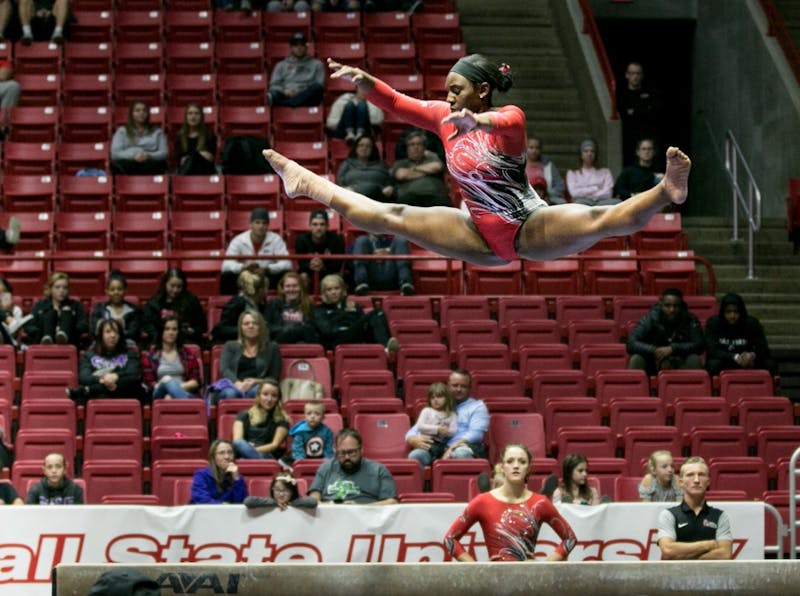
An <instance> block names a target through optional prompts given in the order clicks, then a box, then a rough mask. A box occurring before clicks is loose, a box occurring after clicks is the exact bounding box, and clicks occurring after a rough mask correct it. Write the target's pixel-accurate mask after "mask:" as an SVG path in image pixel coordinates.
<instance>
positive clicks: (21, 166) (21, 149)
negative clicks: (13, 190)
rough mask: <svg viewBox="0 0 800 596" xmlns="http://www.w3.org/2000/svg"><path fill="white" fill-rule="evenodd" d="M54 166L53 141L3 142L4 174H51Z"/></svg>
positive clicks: (54, 152)
mask: <svg viewBox="0 0 800 596" xmlns="http://www.w3.org/2000/svg"><path fill="white" fill-rule="evenodd" d="M55 167H56V146H55V143H16V142H13V141H7V142H6V143H5V159H4V164H3V172H4V173H5V174H6V175H17V176H52V175H53V174H55Z"/></svg>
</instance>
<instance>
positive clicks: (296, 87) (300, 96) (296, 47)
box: [269, 33, 325, 108]
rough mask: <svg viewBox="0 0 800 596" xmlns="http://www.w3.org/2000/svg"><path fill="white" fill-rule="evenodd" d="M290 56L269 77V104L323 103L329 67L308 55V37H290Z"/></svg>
mask: <svg viewBox="0 0 800 596" xmlns="http://www.w3.org/2000/svg"><path fill="white" fill-rule="evenodd" d="M289 46H290V47H291V51H290V53H289V55H288V56H287V57H286V58H284V59H283V60H281V61H280V62H278V63H277V64H276V65H275V69H274V70H273V71H272V76H271V77H270V79H269V103H270V105H273V106H289V107H292V108H296V107H298V106H318V105H319V104H320V103H322V92H323V89H324V85H325V67H324V66H323V64H322V62H321V61H320V60H317V59H316V58H314V57H313V56H309V55H308V45H307V40H306V36H305V35H303V34H302V33H295V34H294V35H292V37H291V38H290V39H289Z"/></svg>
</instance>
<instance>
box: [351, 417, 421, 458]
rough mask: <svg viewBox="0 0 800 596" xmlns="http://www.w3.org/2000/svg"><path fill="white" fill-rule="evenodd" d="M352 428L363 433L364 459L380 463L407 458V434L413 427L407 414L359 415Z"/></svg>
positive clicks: (355, 418) (354, 419)
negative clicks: (390, 459) (386, 460)
mask: <svg viewBox="0 0 800 596" xmlns="http://www.w3.org/2000/svg"><path fill="white" fill-rule="evenodd" d="M352 426H353V428H355V429H356V430H357V431H359V432H360V433H361V437H362V440H363V454H364V457H368V458H370V459H375V460H378V461H382V460H383V459H387V458H405V457H406V455H407V452H408V446H407V445H406V440H405V434H406V432H408V429H409V428H410V426H411V425H410V423H409V420H408V415H407V414H405V413H399V414H398V413H394V414H392V413H388V414H357V415H356V416H355V417H354V418H353V421H352Z"/></svg>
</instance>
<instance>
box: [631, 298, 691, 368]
mask: <svg viewBox="0 0 800 596" xmlns="http://www.w3.org/2000/svg"><path fill="white" fill-rule="evenodd" d="M627 347H628V354H630V355H631V359H630V361H629V362H628V368H634V369H640V370H644V371H646V372H647V374H648V375H655V374H657V373H658V371H660V370H669V369H673V368H684V369H686V368H690V369H697V368H703V365H702V363H701V361H700V355H701V354H702V353H703V331H702V329H701V328H700V321H698V320H697V317H696V316H694V314H692V313H691V312H689V309H688V308H687V306H686V303H685V302H684V301H683V293H682V292H681V291H680V290H678V289H676V288H667V289H666V290H664V292H663V293H662V294H661V298H660V300H659V301H658V302H657V303H656V304H655V305H654V306H653V307H652V308H651V309H650V311H649V312H648V313H647V314H645V315H644V316H643V317H642V318H641V319H640V320H639V322H638V323H637V325H636V327H634V329H633V331H632V332H631V334H630V336H629V337H628V346H627Z"/></svg>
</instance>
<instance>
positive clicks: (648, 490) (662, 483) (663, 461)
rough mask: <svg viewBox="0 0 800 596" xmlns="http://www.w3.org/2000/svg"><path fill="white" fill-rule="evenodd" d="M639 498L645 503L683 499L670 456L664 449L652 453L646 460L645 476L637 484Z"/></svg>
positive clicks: (681, 489)
mask: <svg viewBox="0 0 800 596" xmlns="http://www.w3.org/2000/svg"><path fill="white" fill-rule="evenodd" d="M639 497H640V498H641V499H642V501H644V502H645V503H651V502H653V503H656V502H664V501H678V500H680V499H681V498H682V497H683V488H682V487H681V485H680V482H679V481H678V477H677V476H675V467H674V465H673V463H672V454H671V453H670V452H669V451H667V450H666V449H659V450H657V451H653V453H651V454H650V457H648V458H647V474H645V475H644V477H643V478H642V481H641V482H640V483H639Z"/></svg>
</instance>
